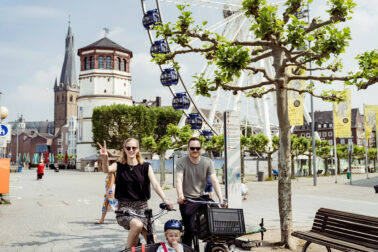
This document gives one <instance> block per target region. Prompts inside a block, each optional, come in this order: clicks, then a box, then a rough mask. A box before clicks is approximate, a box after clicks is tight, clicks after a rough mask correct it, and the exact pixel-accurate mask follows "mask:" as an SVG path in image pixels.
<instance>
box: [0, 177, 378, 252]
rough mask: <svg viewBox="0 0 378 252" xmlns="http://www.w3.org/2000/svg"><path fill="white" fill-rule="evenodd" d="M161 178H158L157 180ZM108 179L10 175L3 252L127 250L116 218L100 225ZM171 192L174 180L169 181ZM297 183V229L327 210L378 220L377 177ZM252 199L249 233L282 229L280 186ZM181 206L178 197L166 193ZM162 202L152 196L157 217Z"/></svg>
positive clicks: (246, 204)
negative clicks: (261, 226) (320, 210)
mask: <svg viewBox="0 0 378 252" xmlns="http://www.w3.org/2000/svg"><path fill="white" fill-rule="evenodd" d="M157 177H159V175H157ZM104 179H105V175H104V174H103V173H83V172H78V171H69V170H61V171H60V172H59V173H56V172H54V171H51V170H47V171H46V173H45V176H44V177H43V179H42V180H40V181H37V180H36V171H35V170H23V171H22V172H21V173H11V177H10V200H11V202H12V204H11V205H0V227H1V228H0V251H5V252H7V251H23V252H26V251H118V250H121V249H123V248H124V246H125V243H126V237H127V231H126V230H124V229H123V228H122V227H120V226H118V224H117V223H116V221H115V218H114V216H115V215H114V213H108V214H107V216H106V220H105V222H106V224H104V225H95V224H94V222H95V221H97V220H99V218H100V216H101V206H102V201H103V195H104V193H105V191H104V190H105V189H104ZM167 180H168V186H169V187H171V181H172V175H170V174H168V175H167ZM251 180H254V179H251ZM334 181H335V177H332V176H330V177H321V178H319V179H318V185H317V186H316V187H314V186H313V180H312V178H299V179H297V180H293V181H292V191H293V197H292V202H293V219H294V229H299V228H308V227H310V226H311V225H312V221H313V218H314V215H315V212H316V210H317V209H318V208H319V207H328V208H333V209H339V210H347V211H350V212H355V213H360V214H366V215H370V216H377V217H378V211H377V209H378V194H375V191H374V189H373V185H377V184H378V174H371V175H370V179H366V175H365V174H361V175H353V185H349V181H348V180H347V179H346V178H345V175H344V176H338V183H337V184H335V183H334ZM248 187H249V197H248V199H247V200H245V201H243V209H244V216H245V221H246V225H247V229H253V228H254V227H257V225H258V223H259V221H260V219H261V218H264V222H265V225H266V226H267V228H268V232H269V229H277V228H279V215H278V201H277V181H266V182H256V181H250V182H249V183H248ZM166 194H167V196H168V197H169V198H170V199H172V200H174V201H176V192H175V190H173V189H170V190H166ZM159 203H160V199H158V197H157V196H156V194H154V193H153V195H152V199H151V201H150V203H149V204H150V207H152V208H153V210H154V212H156V211H157V206H158V204H159ZM171 218H178V219H179V218H180V214H179V211H176V212H171V213H168V214H167V215H165V216H163V217H162V218H161V219H159V220H157V222H156V230H157V231H158V238H159V239H160V240H162V239H163V234H162V231H161V230H162V227H163V223H164V222H165V221H166V220H167V219H171Z"/></svg>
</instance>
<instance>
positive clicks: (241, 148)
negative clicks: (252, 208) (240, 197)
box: [240, 147, 244, 183]
mask: <svg viewBox="0 0 378 252" xmlns="http://www.w3.org/2000/svg"><path fill="white" fill-rule="evenodd" d="M240 162H241V164H240V176H241V177H240V179H241V182H242V183H244V151H243V147H240Z"/></svg>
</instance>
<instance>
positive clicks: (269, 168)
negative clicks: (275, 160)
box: [268, 153, 272, 178]
mask: <svg viewBox="0 0 378 252" xmlns="http://www.w3.org/2000/svg"><path fill="white" fill-rule="evenodd" d="M268 177H269V178H272V153H268Z"/></svg>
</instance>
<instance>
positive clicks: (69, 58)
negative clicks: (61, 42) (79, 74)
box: [59, 20, 78, 90]
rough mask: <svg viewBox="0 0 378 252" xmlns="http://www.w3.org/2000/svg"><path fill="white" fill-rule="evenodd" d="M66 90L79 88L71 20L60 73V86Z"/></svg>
mask: <svg viewBox="0 0 378 252" xmlns="http://www.w3.org/2000/svg"><path fill="white" fill-rule="evenodd" d="M60 85H61V87H62V88H63V89H64V90H77V89H78V85H77V80H76V65H75V53H74V37H73V35H72V31H71V20H69V21H68V32H67V37H66V51H65V55H64V62H63V67H62V72H61V74H60V80H59V86H60Z"/></svg>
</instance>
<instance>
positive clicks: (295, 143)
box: [290, 135, 311, 179]
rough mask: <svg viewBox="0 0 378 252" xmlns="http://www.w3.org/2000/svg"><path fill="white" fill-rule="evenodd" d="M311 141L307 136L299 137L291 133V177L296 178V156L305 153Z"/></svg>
mask: <svg viewBox="0 0 378 252" xmlns="http://www.w3.org/2000/svg"><path fill="white" fill-rule="evenodd" d="M310 145H311V144H310V142H309V141H308V139H307V138H305V137H297V135H291V147H290V154H291V178H292V179H294V178H295V166H294V160H295V157H298V156H299V155H303V154H305V153H306V151H307V150H308V149H309V146H310Z"/></svg>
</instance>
